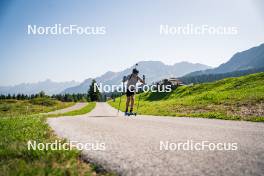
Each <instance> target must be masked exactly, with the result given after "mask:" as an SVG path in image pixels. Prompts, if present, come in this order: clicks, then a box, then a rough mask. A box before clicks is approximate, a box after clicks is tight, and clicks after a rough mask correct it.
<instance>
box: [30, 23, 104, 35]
mask: <svg viewBox="0 0 264 176" xmlns="http://www.w3.org/2000/svg"><path fill="white" fill-rule="evenodd" d="M27 34H28V35H105V34H106V27H105V26H85V27H84V26H79V25H68V26H63V25H62V24H54V25H53V26H38V25H31V24H30V25H28V26H27Z"/></svg>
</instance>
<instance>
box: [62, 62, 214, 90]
mask: <svg viewBox="0 0 264 176" xmlns="http://www.w3.org/2000/svg"><path fill="white" fill-rule="evenodd" d="M137 64H138V66H137V69H138V70H139V71H140V73H139V74H140V76H142V75H143V74H144V75H145V76H146V82H147V83H152V82H155V81H159V80H161V79H164V78H168V77H180V76H183V75H185V74H187V73H190V72H193V71H198V70H205V69H208V68H210V67H209V66H207V65H203V64H198V63H196V64H193V63H189V62H180V63H176V64H174V65H166V64H164V63H163V62H161V61H141V62H138V63H137ZM134 67H135V66H131V67H129V68H127V69H125V70H123V71H120V72H111V71H108V72H106V73H105V74H103V75H102V76H99V77H96V78H94V79H95V80H96V82H97V83H102V84H107V85H119V84H120V83H121V80H122V79H123V76H127V75H129V74H131V72H132V69H133V68H134ZM91 82H92V78H89V79H86V80H85V81H83V82H82V83H81V84H80V85H78V86H75V87H71V88H67V89H65V90H64V91H63V92H62V93H77V92H78V93H85V92H87V89H88V87H89V85H90V84H91Z"/></svg>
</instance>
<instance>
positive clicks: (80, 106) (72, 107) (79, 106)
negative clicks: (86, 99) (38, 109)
mask: <svg viewBox="0 0 264 176" xmlns="http://www.w3.org/2000/svg"><path fill="white" fill-rule="evenodd" d="M86 105H87V103H76V104H75V105H73V106H70V107H68V108H64V109H59V110H56V111H52V112H47V113H45V114H63V113H66V112H70V111H74V110H78V109H81V108H83V107H84V106H86Z"/></svg>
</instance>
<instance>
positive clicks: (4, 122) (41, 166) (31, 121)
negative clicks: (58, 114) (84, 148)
mask: <svg viewBox="0 0 264 176" xmlns="http://www.w3.org/2000/svg"><path fill="white" fill-rule="evenodd" d="M71 105H73V103H63V102H60V101H57V100H53V99H50V98H46V97H45V98H37V99H33V100H23V101H21V100H2V101H1V104H0V158H1V160H0V175H25V176H30V175H32V176H33V175H110V174H108V173H105V172H103V171H100V172H98V166H94V165H92V164H87V163H85V162H83V161H82V160H81V159H80V152H79V151H77V150H28V148H27V142H28V141H29V140H31V141H37V143H52V142H54V141H55V140H61V141H62V143H64V142H66V141H65V140H64V139H58V137H57V136H55V135H54V134H53V132H52V130H51V129H50V127H49V126H48V124H47V123H46V118H47V116H46V115H40V114H38V113H43V112H48V111H53V110H56V109H60V108H65V107H68V106H71ZM94 106H95V103H89V104H88V105H87V106H85V107H83V108H82V109H80V110H76V111H74V112H69V113H68V114H66V115H79V114H84V113H87V112H89V111H91V110H92V108H93V107H94Z"/></svg>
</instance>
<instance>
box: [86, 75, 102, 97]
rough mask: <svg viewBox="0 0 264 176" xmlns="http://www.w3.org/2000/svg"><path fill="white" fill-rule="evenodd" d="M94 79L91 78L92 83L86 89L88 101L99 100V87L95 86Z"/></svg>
mask: <svg viewBox="0 0 264 176" xmlns="http://www.w3.org/2000/svg"><path fill="white" fill-rule="evenodd" d="M95 84H96V81H95V80H92V84H91V85H90V87H89V90H88V97H89V99H90V101H99V100H100V96H101V94H100V92H99V89H98V88H97V86H95Z"/></svg>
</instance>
